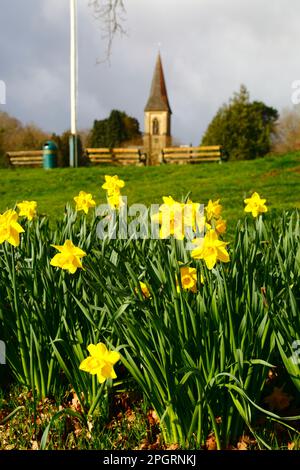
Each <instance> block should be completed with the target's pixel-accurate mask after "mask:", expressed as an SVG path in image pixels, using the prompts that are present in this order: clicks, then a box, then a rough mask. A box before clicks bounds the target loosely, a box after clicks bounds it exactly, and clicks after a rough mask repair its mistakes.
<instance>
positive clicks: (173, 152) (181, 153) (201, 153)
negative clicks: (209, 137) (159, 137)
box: [161, 145, 222, 165]
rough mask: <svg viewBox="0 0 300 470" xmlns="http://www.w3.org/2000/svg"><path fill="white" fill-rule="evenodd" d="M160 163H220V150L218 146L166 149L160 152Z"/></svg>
mask: <svg viewBox="0 0 300 470" xmlns="http://www.w3.org/2000/svg"><path fill="white" fill-rule="evenodd" d="M161 161H162V163H175V164H178V165H185V164H187V163H206V162H219V163H221V161H222V149H221V146H220V145H209V146H201V147H168V148H164V149H163V150H162V155H161Z"/></svg>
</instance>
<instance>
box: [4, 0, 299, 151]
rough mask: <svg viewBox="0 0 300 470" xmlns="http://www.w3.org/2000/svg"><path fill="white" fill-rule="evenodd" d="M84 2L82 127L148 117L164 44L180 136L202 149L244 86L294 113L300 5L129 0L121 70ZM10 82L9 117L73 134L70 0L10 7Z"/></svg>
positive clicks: (116, 48)
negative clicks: (115, 114) (116, 117)
mask: <svg viewBox="0 0 300 470" xmlns="http://www.w3.org/2000/svg"><path fill="white" fill-rule="evenodd" d="M88 3H89V1H88V0H78V10H79V12H78V23H79V25H78V29H79V126H80V127H81V128H89V127H91V126H92V123H93V120H94V119H103V118H105V117H106V116H107V115H108V114H109V112H110V111H111V109H120V110H124V111H126V112H127V113H128V114H130V115H132V116H134V117H136V118H138V119H139V122H140V125H141V129H142V130H143V110H144V106H145V104H146V101H147V98H148V94H149V90H150V84H151V79H152V74H153V69H154V64H155V60H156V56H157V50H158V45H157V44H158V43H161V54H162V60H163V67H164V72H165V78H166V83H167V89H168V94H169V101H170V105H171V108H172V111H173V116H172V134H173V135H174V136H175V137H177V138H178V139H180V141H181V143H188V144H189V143H193V144H194V145H196V144H198V143H199V140H200V138H201V135H202V134H203V132H204V131H205V129H206V127H207V125H208V123H209V122H210V120H211V118H212V117H213V115H214V114H215V112H216V111H217V109H218V107H219V106H220V105H221V104H222V103H224V102H227V101H228V99H229V97H230V96H231V95H232V94H233V92H234V91H237V90H238V89H239V86H240V84H241V83H244V84H245V85H246V86H247V88H248V90H249V91H250V95H251V98H252V99H256V100H263V101H264V102H265V103H266V104H268V105H271V106H274V107H276V108H277V109H278V110H279V111H281V110H282V109H283V108H285V107H287V106H292V103H291V94H292V88H291V85H292V82H293V81H294V80H299V79H300V2H299V0H288V1H287V0H124V4H125V6H126V21H125V23H124V28H125V29H126V30H127V35H126V36H122V37H116V38H115V41H114V44H113V50H112V56H111V63H110V65H109V64H108V63H102V64H100V65H96V62H97V59H102V58H103V57H104V55H105V49H106V43H105V41H104V40H103V38H102V34H101V31H100V24H99V22H97V21H96V20H95V19H94V18H93V15H92V10H91V8H89V7H88ZM0 7H1V10H0V80H4V81H5V82H6V86H7V103H6V105H0V110H3V111H7V112H9V113H10V114H12V115H14V116H16V117H17V118H19V119H20V120H21V121H22V122H24V123H28V122H35V123H36V124H37V125H39V126H40V127H42V128H43V129H45V130H46V131H51V132H52V131H55V132H62V131H63V130H66V129H68V128H69V127H70V125H69V121H70V117H69V115H70V113H69V0H1V5H0Z"/></svg>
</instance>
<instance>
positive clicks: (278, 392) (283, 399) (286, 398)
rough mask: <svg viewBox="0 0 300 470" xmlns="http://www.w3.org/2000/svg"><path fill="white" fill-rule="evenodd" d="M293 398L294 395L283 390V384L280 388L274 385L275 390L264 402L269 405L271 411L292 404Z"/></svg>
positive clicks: (282, 408)
mask: <svg viewBox="0 0 300 470" xmlns="http://www.w3.org/2000/svg"><path fill="white" fill-rule="evenodd" d="M292 399H293V397H291V396H290V395H288V394H287V393H285V392H284V391H283V386H282V387H280V388H279V387H274V390H273V392H272V393H271V394H270V395H268V396H267V397H266V398H265V399H264V402H265V403H267V405H269V408H270V410H271V411H273V410H284V409H285V408H288V407H289V406H290V402H291V401H292Z"/></svg>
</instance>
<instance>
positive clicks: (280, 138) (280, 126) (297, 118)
mask: <svg viewBox="0 0 300 470" xmlns="http://www.w3.org/2000/svg"><path fill="white" fill-rule="evenodd" d="M299 148H300V107H299V106H294V108H293V109H284V110H283V112H282V113H281V116H280V118H279V120H278V122H277V123H276V136H275V139H274V142H273V147H272V149H273V150H274V152H277V153H286V152H291V151H293V150H299Z"/></svg>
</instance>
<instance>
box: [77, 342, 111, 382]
mask: <svg viewBox="0 0 300 470" xmlns="http://www.w3.org/2000/svg"><path fill="white" fill-rule="evenodd" d="M87 350H88V352H89V353H90V356H89V357H87V358H86V359H84V360H83V361H82V362H81V364H80V366H79V369H80V370H83V371H84V372H89V373H90V374H91V375H97V378H98V382H99V383H103V382H105V380H106V379H115V378H116V377H117V375H116V373H115V371H114V367H113V366H114V365H115V364H116V362H118V360H119V359H120V354H119V353H118V352H116V351H109V350H108V349H107V347H106V346H105V344H103V343H98V344H90V345H89V346H88V347H87Z"/></svg>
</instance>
